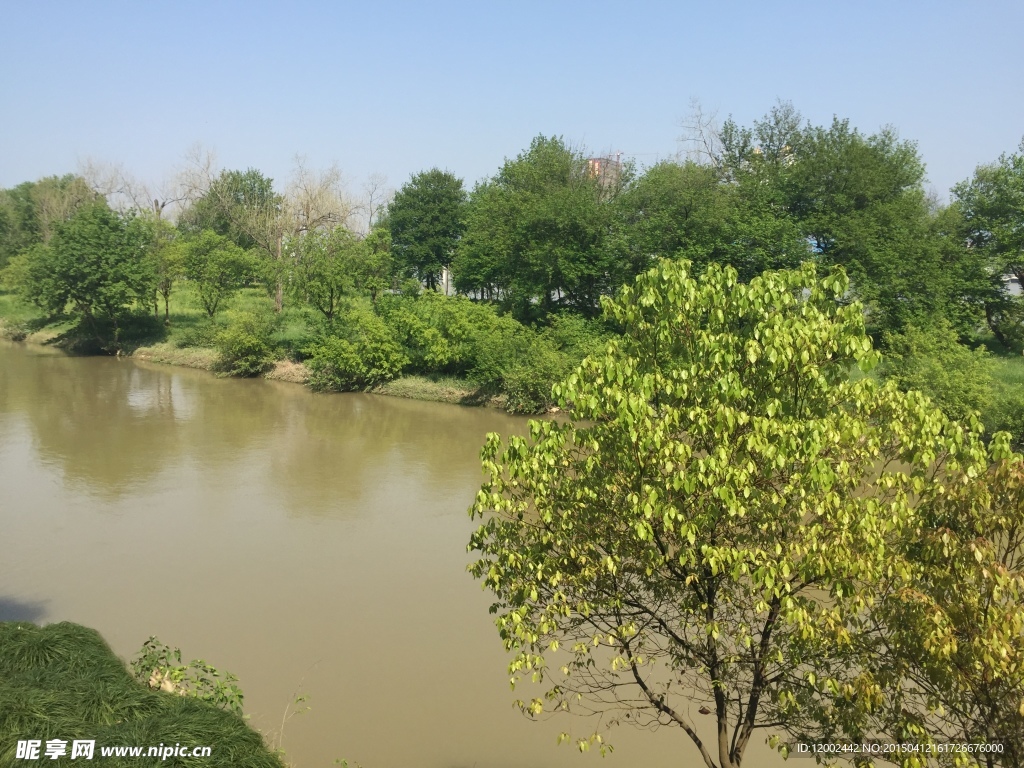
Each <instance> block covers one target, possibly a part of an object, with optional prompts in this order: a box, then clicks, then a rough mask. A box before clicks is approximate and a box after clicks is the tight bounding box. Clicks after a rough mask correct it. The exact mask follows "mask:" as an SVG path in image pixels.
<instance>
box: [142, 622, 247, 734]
mask: <svg viewBox="0 0 1024 768" xmlns="http://www.w3.org/2000/svg"><path fill="white" fill-rule="evenodd" d="M131 669H132V674H133V675H134V676H135V679H136V680H138V681H139V682H140V683H144V684H145V685H148V686H149V687H150V688H152V689H154V690H160V691H166V692H167V693H176V694H178V695H179V696H191V697H192V698H194V699H202V700H203V701H208V702H210V703H211V704H213V705H214V706H216V707H219V708H221V709H225V710H227V711H228V712H234V713H235V714H236V715H239V716H241V714H242V698H243V694H242V689H241V688H239V687H238V686H237V685H235V683H236V682H238V678H237V677H235V676H234V675H232V674H231V673H230V672H225V673H223V675H222V674H221V672H220V671H219V670H218V669H217V668H216V667H212V666H210V665H209V664H207V663H206V662H205V661H203V660H202V659H193V660H192V661H190V662H188V663H187V664H182V662H181V649H179V648H171V647H170V646H167V645H164V644H163V643H161V642H160V640H159V639H157V638H156V637H155V636H154V637H150V638H149V640H147V641H146V642H145V643H143V645H142V648H141V649H140V650H139V653H138V654H137V656H136V658H135V659H133V660H132V663H131Z"/></svg>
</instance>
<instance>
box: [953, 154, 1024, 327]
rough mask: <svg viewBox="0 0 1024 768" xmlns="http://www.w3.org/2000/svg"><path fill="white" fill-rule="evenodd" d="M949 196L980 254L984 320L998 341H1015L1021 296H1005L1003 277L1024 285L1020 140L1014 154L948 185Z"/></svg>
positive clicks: (1022, 310)
mask: <svg viewBox="0 0 1024 768" xmlns="http://www.w3.org/2000/svg"><path fill="white" fill-rule="evenodd" d="M953 196H954V206H955V207H956V209H957V210H958V211H959V213H960V214H961V215H962V217H963V231H962V234H963V237H964V239H965V240H966V242H967V243H968V245H969V248H970V249H971V250H973V251H975V252H977V253H979V254H981V255H982V256H983V258H984V260H985V267H986V271H987V275H988V277H989V280H990V283H989V286H988V288H989V290H988V291H987V292H986V294H985V296H984V300H985V315H986V319H987V321H988V323H989V326H990V328H991V329H992V331H993V333H994V334H995V335H996V337H997V338H998V339H999V340H1000V341H1001V342H1003V343H1020V341H1021V340H1022V339H1024V326H1022V324H1021V323H1022V320H1024V299H1021V298H1020V297H1011V296H1009V295H1008V294H1007V293H1006V292H1005V291H1004V290H1003V284H1002V278H1003V277H1004V276H1007V275H1012V276H1014V277H1016V278H1017V280H1018V284H1019V285H1024V142H1022V144H1021V149H1020V151H1019V152H1017V153H1016V154H1012V155H1003V156H1002V157H1000V158H999V161H998V162H996V163H993V164H991V165H984V166H980V167H979V168H978V169H977V170H976V171H975V172H974V177H973V178H972V179H971V180H970V181H965V182H962V183H960V184H957V185H956V186H955V187H954V188H953Z"/></svg>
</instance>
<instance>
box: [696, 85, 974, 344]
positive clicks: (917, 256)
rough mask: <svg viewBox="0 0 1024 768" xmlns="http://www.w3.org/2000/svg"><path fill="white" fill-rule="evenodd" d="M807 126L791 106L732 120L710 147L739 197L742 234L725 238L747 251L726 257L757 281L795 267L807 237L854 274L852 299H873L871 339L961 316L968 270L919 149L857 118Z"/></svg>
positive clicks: (828, 262) (822, 259)
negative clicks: (954, 248) (930, 189)
mask: <svg viewBox="0 0 1024 768" xmlns="http://www.w3.org/2000/svg"><path fill="white" fill-rule="evenodd" d="M800 120H801V118H800V114H799V113H798V112H796V110H794V109H793V107H792V105H791V104H788V103H785V102H782V103H780V104H778V105H777V106H776V107H775V108H773V109H772V110H771V111H770V112H769V114H767V115H766V116H765V117H764V118H763V119H761V120H759V121H755V122H754V124H753V126H752V127H751V128H745V127H741V126H738V125H736V123H734V122H733V121H732V120H731V119H730V120H727V121H726V122H725V124H724V125H723V126H722V128H721V130H720V131H718V132H717V133H716V134H715V135H714V136H713V137H712V140H710V141H707V142H706V143H707V146H708V147H710V150H709V151H710V154H711V163H712V164H713V165H714V166H715V167H717V168H718V169H719V171H720V173H721V174H722V178H723V180H724V181H725V182H727V183H728V184H730V185H732V186H735V187H736V189H737V190H738V193H739V199H740V201H741V206H740V208H739V209H737V210H738V213H739V214H740V215H739V216H738V217H737V218H736V220H735V223H736V225H738V229H737V230H736V231H737V232H738V233H739V234H740V235H741V236H740V237H739V238H735V237H732V238H731V239H730V240H728V241H727V242H736V243H737V245H738V247H737V248H735V249H733V251H734V252H733V253H731V254H730V255H729V257H728V259H727V261H728V262H729V263H733V264H736V265H737V268H740V269H741V274H743V273H744V272H743V269H742V268H741V267H740V266H739V258H740V257H742V255H743V253H744V252H747V253H750V254H751V256H752V257H754V258H753V263H752V264H751V268H752V269H751V272H748V273H747V274H751V273H756V271H757V269H758V267H759V266H760V264H765V265H766V266H768V268H775V267H790V266H793V265H794V264H795V261H794V259H796V260H799V259H802V258H803V254H804V253H805V252H806V248H805V247H804V246H801V245H800V244H799V243H798V242H797V240H798V239H802V240H804V241H805V242H806V243H810V245H811V246H812V249H813V252H814V253H813V257H814V259H815V260H816V261H817V262H818V263H820V264H822V265H823V266H826V267H832V266H842V267H843V268H844V269H845V270H846V272H847V273H848V274H849V276H850V283H851V296H852V297H853V298H856V299H858V300H860V301H861V302H862V303H863V304H865V306H866V308H867V312H868V325H869V328H870V329H871V332H872V333H873V334H881V333H884V332H898V331H900V330H901V329H902V328H904V327H905V326H906V325H907V324H908V323H911V322H916V323H918V324H925V323H929V322H931V321H932V320H933V319H934V318H935V317H941V316H944V315H949V314H953V315H956V314H959V313H960V310H961V307H960V305H961V304H962V302H963V300H964V297H963V295H962V294H963V291H962V290H961V286H960V285H959V284H958V283H957V281H956V277H957V273H958V272H959V271H961V270H960V267H959V266H955V267H954V268H950V267H951V265H950V264H949V263H948V256H950V253H949V252H948V251H946V250H944V243H943V241H942V238H941V237H939V236H938V234H939V233H938V232H937V230H936V228H935V227H934V226H933V220H932V219H933V217H932V215H931V211H930V206H929V201H928V199H927V197H926V195H925V193H924V190H923V188H922V184H923V180H924V163H923V162H922V161H921V158H920V156H919V155H918V152H917V147H916V146H915V145H914V143H913V142H908V141H901V140H900V139H899V137H898V136H897V134H896V132H895V131H894V130H893V129H891V128H883V129H882V130H880V131H878V132H877V133H875V134H871V135H865V134H863V133H861V132H860V131H859V130H857V129H856V128H852V127H851V126H850V123H849V121H848V120H841V119H839V118H834V119H833V121H832V124H831V125H829V126H813V125H810V124H807V125H805V126H804V127H802V128H801V126H800ZM701 129H702V130H704V131H706V130H708V129H707V128H706V127H705V126H702V128H701ZM744 230H746V233H747V234H746V236H744ZM747 239H749V240H750V242H749V243H748V242H744V241H745V240H747ZM750 244H758V246H759V248H760V249H761V250H762V252H763V253H762V255H761V256H759V257H757V256H755V252H754V251H753V250H751V249H750V248H749V245H750Z"/></svg>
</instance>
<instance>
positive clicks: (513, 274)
mask: <svg viewBox="0 0 1024 768" xmlns="http://www.w3.org/2000/svg"><path fill="white" fill-rule="evenodd" d="M625 170H626V173H624V174H621V175H620V176H619V177H618V179H611V178H610V177H605V178H604V179H602V176H601V175H600V174H598V173H595V172H594V168H593V167H592V166H591V164H590V163H589V162H588V160H587V158H586V157H584V155H583V153H582V152H580V151H578V150H573V149H571V148H570V147H569V146H567V145H566V143H565V142H564V141H563V140H562V139H561V138H555V137H552V138H547V137H545V136H538V137H537V138H535V139H534V140H533V142H532V143H531V144H530V148H529V149H528V150H526V151H525V152H523V153H521V154H520V155H519V156H518V157H517V158H516V159H515V160H508V161H506V162H505V164H504V165H503V166H502V168H501V170H500V171H499V172H498V174H497V175H496V176H494V178H492V179H490V180H488V181H486V182H484V183H482V184H479V185H477V187H476V188H475V189H474V190H473V193H472V195H470V202H469V207H468V210H467V218H466V233H465V236H464V238H463V240H462V243H461V245H460V249H459V255H458V257H457V258H456V260H455V264H454V265H453V271H454V273H455V285H456V288H457V289H458V290H460V291H465V292H470V291H476V292H482V293H484V294H489V295H491V296H495V297H497V298H500V299H501V301H502V302H503V303H504V304H505V305H506V306H507V307H508V308H510V309H511V310H512V312H513V313H514V314H515V315H516V317H517V319H520V320H527V319H530V318H531V317H533V316H537V315H539V316H545V315H547V314H549V313H551V312H553V311H555V310H556V309H557V308H558V307H571V308H572V309H574V310H576V311H579V312H581V313H584V314H594V313H595V312H596V311H597V308H598V303H599V301H598V300H599V297H600V296H601V295H603V294H608V293H611V292H612V291H614V290H615V289H616V288H617V287H618V286H619V284H620V283H621V282H622V281H623V280H624V279H626V277H627V276H628V265H626V264H623V263H622V260H621V259H620V258H619V257H618V256H619V255H618V254H617V253H616V252H615V251H614V249H612V248H608V247H606V237H607V234H608V231H609V226H610V220H611V213H612V208H611V206H610V205H609V203H610V202H611V201H612V200H614V198H615V197H616V195H617V194H618V192H619V191H620V189H621V187H622V186H624V185H625V184H626V182H627V181H628V177H629V173H628V171H629V169H628V168H626V169H625Z"/></svg>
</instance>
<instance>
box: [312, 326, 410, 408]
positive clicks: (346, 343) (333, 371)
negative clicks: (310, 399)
mask: <svg viewBox="0 0 1024 768" xmlns="http://www.w3.org/2000/svg"><path fill="white" fill-rule="evenodd" d="M336 327H337V328H338V330H339V332H340V333H342V334H343V335H342V336H341V337H339V336H327V337H326V338H324V339H322V340H321V341H319V342H318V343H316V344H314V345H313V346H312V347H310V349H308V350H307V354H309V360H307V362H306V364H307V365H308V366H309V369H310V376H309V385H310V387H312V388H313V389H314V390H316V391H320V392H323V391H336V392H344V391H348V390H354V389H365V388H367V387H372V386H374V385H375V384H381V383H383V382H385V381H389V380H391V379H393V378H395V377H396V376H398V375H400V374H401V372H402V370H403V369H404V368H405V367H406V365H408V362H409V358H408V357H407V356H406V354H405V352H404V351H403V350H402V347H401V345H400V344H399V343H398V341H397V340H396V339H395V336H394V333H393V332H392V330H391V329H390V328H389V327H388V326H387V324H386V323H385V322H384V321H383V320H381V318H379V317H378V316H377V315H375V314H374V313H372V312H369V311H367V310H363V309H354V310H352V311H349V312H346V313H345V314H344V315H342V316H341V317H340V318H339V322H338V323H337V326H336Z"/></svg>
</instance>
